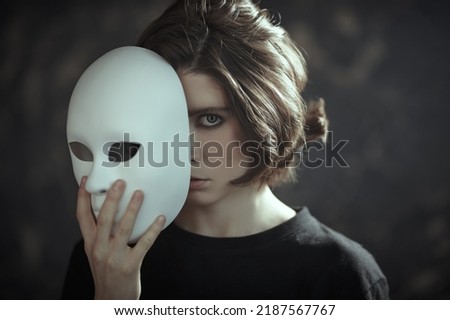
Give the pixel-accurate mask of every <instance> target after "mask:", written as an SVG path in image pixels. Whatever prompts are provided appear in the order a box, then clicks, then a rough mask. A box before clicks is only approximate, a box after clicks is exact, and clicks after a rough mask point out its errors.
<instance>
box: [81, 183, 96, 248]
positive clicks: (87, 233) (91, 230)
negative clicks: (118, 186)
mask: <svg viewBox="0 0 450 320" xmlns="http://www.w3.org/2000/svg"><path fill="white" fill-rule="evenodd" d="M86 180H87V177H86V176H84V177H82V178H81V182H80V187H79V189H78V198H77V213H76V215H77V220H78V223H79V224H80V229H81V234H82V235H83V239H84V240H85V241H87V242H91V241H92V238H93V237H94V236H95V228H96V227H95V219H94V216H93V215H92V211H91V196H90V194H89V192H87V191H86V189H85V186H86Z"/></svg>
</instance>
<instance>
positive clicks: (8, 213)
mask: <svg viewBox="0 0 450 320" xmlns="http://www.w3.org/2000/svg"><path fill="white" fill-rule="evenodd" d="M262 4H263V5H264V6H267V7H270V8H273V9H275V10H277V11H279V12H280V14H281V17H282V18H281V22H282V24H283V25H284V26H285V27H286V28H287V29H288V30H289V32H290V33H291V35H292V37H293V38H294V39H295V40H296V41H297V43H298V44H299V45H300V46H301V47H303V49H304V51H305V52H306V53H307V60H308V64H309V76H310V83H309V85H308V87H307V89H306V91H305V97H306V98H307V99H308V98H315V97H318V96H321V97H324V98H325V100H326V103H327V108H328V113H329V116H330V118H331V130H332V131H333V134H334V142H335V143H336V141H338V140H341V139H342V140H349V143H348V144H347V145H346V146H345V147H344V148H343V149H342V153H341V154H342V156H343V157H344V158H345V160H346V161H347V162H348V164H349V168H341V167H339V166H338V165H336V164H333V166H331V167H325V166H323V167H320V168H317V169H306V168H300V169H299V170H298V171H299V182H298V183H297V184H296V185H289V186H284V187H281V188H279V189H277V190H276V191H277V194H278V195H279V197H280V198H282V199H283V200H284V201H286V202H287V203H289V204H292V205H294V204H301V205H307V206H309V207H310V209H311V210H312V212H313V213H314V214H315V215H316V216H317V217H318V218H319V219H320V220H322V221H323V222H324V223H326V224H328V225H329V226H331V227H333V228H335V229H337V230H339V231H341V232H343V233H344V234H347V235H348V236H350V237H351V238H353V239H355V240H357V241H358V242H360V243H362V244H363V245H364V246H365V247H366V248H368V249H369V251H371V252H372V253H373V254H374V256H375V258H376V259H377V261H378V262H379V264H380V265H381V267H382V269H383V270H384V272H385V273H386V276H387V277H388V280H389V281H390V285H391V294H392V298H400V299H411V298H422V299H428V298H438V299H442V298H447V299H448V298H450V279H449V278H450V275H449V273H448V270H450V239H449V236H448V235H449V234H450V232H449V229H450V228H449V224H450V222H449V216H448V212H449V211H450V210H449V209H450V203H449V198H450V197H449V195H450V185H449V183H448V180H449V179H448V178H449V174H448V169H447V163H448V162H449V160H450V159H449V151H448V148H443V146H446V145H447V143H446V136H447V133H446V132H445V127H446V123H445V121H446V119H447V118H448V116H449V111H448V108H446V101H448V100H449V99H448V98H449V93H448V90H447V88H446V81H447V70H448V62H447V61H448V59H447V57H448V55H449V54H450V46H449V45H448V43H445V42H444V41H443V40H442V39H446V38H447V37H446V34H445V32H446V30H447V28H446V27H448V22H447V19H446V18H444V14H443V13H444V12H445V10H443V8H441V7H439V3H432V2H428V1H414V0H409V1H401V2H400V1H398V2H392V1H389V2H388V1H377V2H375V3H361V2H358V1H356V0H353V1H345V2H344V3H339V4H337V3H336V2H335V1H295V2H294V1H292V2H289V5H288V3H287V2H276V1H269V0H266V1H262ZM166 6H167V3H166V2H165V1H162V0H160V1H143V0H140V1H133V3H126V4H125V3H124V2H122V1H108V2H104V3H101V2H96V3H95V4H92V3H91V4H79V3H77V2H75V1H65V2H55V3H49V4H47V5H46V6H37V5H36V4H20V5H19V4H10V5H9V7H8V6H6V9H5V10H4V11H2V13H1V15H2V16H3V17H2V18H3V19H1V37H2V41H1V42H0V45H1V46H2V48H1V49H2V50H1V52H2V59H1V60H0V68H1V69H0V70H1V72H0V81H1V88H2V95H1V101H2V103H1V108H0V121H1V123H0V141H1V146H2V148H3V150H8V151H7V152H5V153H4V157H2V159H1V166H0V170H1V175H0V176H1V178H2V181H3V187H2V191H3V192H2V196H1V203H2V204H3V210H2V211H3V219H4V220H3V222H2V224H1V225H2V226H1V237H2V240H3V241H2V242H3V243H4V244H6V245H4V246H3V249H2V250H3V252H2V261H1V269H0V270H1V275H0V283H1V286H0V297H1V298H5V299H6V298H7V299H57V298H58V297H59V293H60V290H61V286H62V281H63V278H64V273H65V268H66V266H67V263H68V258H69V255H70V251H71V249H72V246H73V244H74V242H75V241H76V240H77V239H79V237H80V234H79V231H78V226H77V222H76V219H75V217H74V213H75V201H76V183H75V181H74V178H73V174H72V169H71V163H70V158H69V154H68V148H67V145H66V138H65V119H66V115H67V113H66V112H67V106H68V101H69V98H70V94H71V92H72V89H73V87H74V85H75V83H76V81H77V79H78V77H79V76H80V75H81V73H82V71H83V70H84V68H86V67H87V66H88V65H89V64H90V63H91V62H93V61H94V60H95V59H96V58H97V57H99V56H100V55H101V54H103V53H104V52H106V51H109V50H111V49H112V48H116V47H119V46H123V45H133V44H134V43H135V41H136V39H137V37H138V36H139V34H140V32H141V31H142V30H143V29H144V28H145V26H146V25H147V23H148V21H150V20H152V19H154V18H155V17H156V16H157V15H158V14H159V13H160V12H162V10H163V9H164V8H165V7H166ZM99 121H101V119H99Z"/></svg>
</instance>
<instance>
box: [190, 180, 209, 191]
mask: <svg viewBox="0 0 450 320" xmlns="http://www.w3.org/2000/svg"><path fill="white" fill-rule="evenodd" d="M208 182H209V179H201V178H196V177H191V181H190V183H189V190H191V191H192V190H201V189H203V188H205V187H206V186H207V185H208Z"/></svg>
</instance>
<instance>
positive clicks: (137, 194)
mask: <svg viewBox="0 0 450 320" xmlns="http://www.w3.org/2000/svg"><path fill="white" fill-rule="evenodd" d="M143 198H144V194H143V193H142V191H140V190H137V191H135V192H134V193H133V200H134V201H136V202H141V201H142V199H143Z"/></svg>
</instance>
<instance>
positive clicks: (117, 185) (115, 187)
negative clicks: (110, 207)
mask: <svg viewBox="0 0 450 320" xmlns="http://www.w3.org/2000/svg"><path fill="white" fill-rule="evenodd" d="M122 187H123V181H122V180H117V181H116V182H114V184H113V186H112V189H113V190H114V191H120V189H122Z"/></svg>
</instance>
